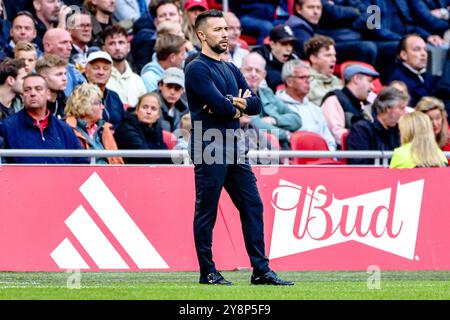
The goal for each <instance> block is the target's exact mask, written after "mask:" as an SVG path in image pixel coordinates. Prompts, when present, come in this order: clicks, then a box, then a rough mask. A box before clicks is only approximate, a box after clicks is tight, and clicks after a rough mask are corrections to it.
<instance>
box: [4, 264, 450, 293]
mask: <svg viewBox="0 0 450 320" xmlns="http://www.w3.org/2000/svg"><path fill="white" fill-rule="evenodd" d="M222 274H223V275H224V276H225V278H227V279H228V280H230V281H233V282H234V285H233V286H230V287H223V286H208V285H200V284H198V275H197V273H194V272H173V273H164V272H141V273H125V272H123V273H120V272H103V273H92V272H86V273H84V272H82V273H80V276H81V277H80V278H79V280H80V281H79V288H68V287H77V285H78V282H77V281H76V278H75V277H76V276H75V275H74V274H70V273H17V272H2V273H0V299H3V300H5V299H32V300H34V299H36V300H40V299H46V300H47V299H50V300H52V299H58V300H60V299H62V300H65V299H75V300H84V299H89V300H103V299H112V300H116V299H118V300H130V299H131V300H305V299H306V300H342V299H345V300H354V299H358V300H360V299H362V300H372V299H376V300H380V299H381V300H384V299H387V300H394V299H395V300H402V299H407V300H412V299H414V300H428V299H433V300H450V271H383V272H381V274H380V283H379V289H376V287H377V285H376V283H374V282H373V281H372V278H371V274H368V273H366V272H350V271H349V272H324V271H305V272H279V275H280V276H282V277H283V278H285V279H287V280H292V281H295V283H296V284H295V285H294V286H291V287H272V286H252V285H250V284H249V279H250V272H249V271H233V272H222Z"/></svg>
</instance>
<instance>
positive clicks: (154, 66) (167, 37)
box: [141, 34, 186, 92]
mask: <svg viewBox="0 0 450 320" xmlns="http://www.w3.org/2000/svg"><path fill="white" fill-rule="evenodd" d="M185 43H186V39H185V38H184V37H181V36H179V35H175V34H162V35H161V36H160V37H158V39H157V40H156V46H155V49H156V55H155V56H154V58H153V60H152V61H151V62H149V63H147V64H146V65H145V66H144V68H142V71H141V77H142V80H144V84H145V87H146V88H147V92H152V91H155V90H156V89H157V88H158V82H159V80H161V78H162V75H163V73H164V70H166V69H168V68H170V67H176V68H182V66H183V63H184V60H185V59H186V49H185Z"/></svg>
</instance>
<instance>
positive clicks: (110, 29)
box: [101, 24, 128, 44]
mask: <svg viewBox="0 0 450 320" xmlns="http://www.w3.org/2000/svg"><path fill="white" fill-rule="evenodd" d="M115 34H121V35H123V36H124V37H125V38H126V39H128V32H127V30H126V29H125V28H124V27H122V26H121V25H119V24H113V25H112V26H107V27H106V28H105V30H103V32H102V34H101V40H102V43H103V44H105V41H106V38H108V37H112V36H113V35H115Z"/></svg>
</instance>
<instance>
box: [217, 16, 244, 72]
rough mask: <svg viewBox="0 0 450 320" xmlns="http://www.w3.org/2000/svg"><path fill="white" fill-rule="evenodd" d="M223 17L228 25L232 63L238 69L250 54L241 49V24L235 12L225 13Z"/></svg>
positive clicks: (229, 50)
mask: <svg viewBox="0 0 450 320" xmlns="http://www.w3.org/2000/svg"><path fill="white" fill-rule="evenodd" d="M223 17H224V19H225V21H226V23H227V25H228V52H229V54H230V61H229V62H232V63H233V64H234V65H235V66H236V67H238V68H240V67H241V64H242V59H243V58H244V57H245V56H246V55H248V54H249V53H250V52H249V51H248V50H247V49H244V48H242V47H241V41H240V38H241V29H242V28H241V22H240V21H239V19H238V17H236V15H235V14H234V13H233V12H230V11H228V12H224V13H223Z"/></svg>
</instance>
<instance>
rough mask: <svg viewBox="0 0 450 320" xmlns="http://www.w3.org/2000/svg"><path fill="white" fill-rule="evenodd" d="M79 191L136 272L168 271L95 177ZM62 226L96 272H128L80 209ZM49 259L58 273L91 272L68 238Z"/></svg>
mask: <svg viewBox="0 0 450 320" xmlns="http://www.w3.org/2000/svg"><path fill="white" fill-rule="evenodd" d="M79 190H80V192H81V193H82V194H83V196H84V197H85V198H86V200H87V201H88V202H89V204H90V205H91V206H92V208H93V209H94V210H95V211H96V212H97V214H98V216H99V217H100V219H101V220H102V221H103V223H104V224H105V225H106V227H107V228H108V229H109V230H110V231H111V233H112V234H113V236H114V237H115V238H116V239H117V241H118V242H119V244H120V245H121V246H122V248H123V249H124V250H125V251H126V253H127V254H128V255H129V257H130V258H131V259H132V260H133V262H134V263H135V264H136V266H137V267H138V268H139V269H168V268H169V266H168V265H167V263H166V262H165V261H164V260H163V258H162V257H161V256H160V254H159V253H158V251H156V249H155V248H154V247H153V245H152V244H151V243H150V242H149V240H148V239H147V238H146V236H145V235H144V234H143V233H142V231H141V230H140V229H139V227H138V226H137V225H136V223H135V222H134V221H133V219H131V217H130V216H129V214H128V213H127V212H126V211H125V209H124V208H123V207H122V205H121V204H120V203H119V201H118V200H117V199H116V198H115V197H114V195H113V194H112V192H111V191H110V190H109V189H108V187H107V186H106V184H105V183H104V182H103V181H102V180H101V179H100V177H99V176H98V174H97V173H93V174H92V175H91V176H90V177H89V178H88V179H87V180H86V181H85V182H84V183H83V185H82V186H81V187H80V188H79ZM65 224H66V225H67V227H68V228H69V230H70V231H71V232H72V234H73V235H74V236H75V238H76V239H77V240H78V241H79V243H80V244H81V246H82V247H83V249H84V250H85V251H86V252H87V253H88V254H89V256H90V257H91V259H92V260H93V261H94V263H95V264H96V265H97V267H98V268H100V269H130V267H129V266H128V264H127V263H126V262H125V260H124V259H123V257H122V256H121V255H120V254H119V252H117V250H116V248H114V246H113V244H111V242H110V241H109V240H108V239H107V237H106V236H105V234H104V233H103V232H102V231H101V229H100V227H99V226H98V225H97V224H96V223H95V222H94V220H93V219H92V217H91V216H90V215H89V214H88V212H87V211H86V210H85V209H84V208H83V206H81V205H80V206H79V207H78V208H77V209H75V211H74V212H73V213H72V214H71V215H70V216H69V217H68V218H67V219H66V221H65ZM50 256H51V257H52V259H53V260H54V261H55V263H56V264H57V265H58V267H59V268H61V269H91V266H89V265H88V263H87V262H86V261H85V259H83V257H82V255H81V254H80V253H79V252H78V251H77V250H76V248H75V247H74V245H73V244H72V243H71V242H70V240H69V239H68V238H65V239H64V240H63V241H62V242H61V243H60V244H59V245H58V246H57V247H56V249H54V250H53V251H52V252H51V254H50Z"/></svg>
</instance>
